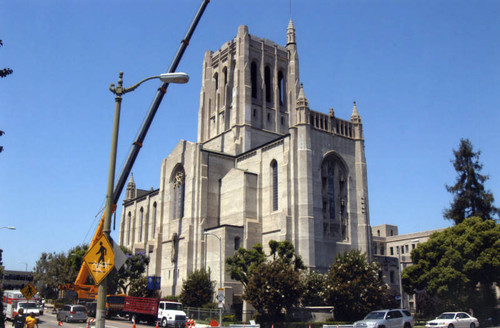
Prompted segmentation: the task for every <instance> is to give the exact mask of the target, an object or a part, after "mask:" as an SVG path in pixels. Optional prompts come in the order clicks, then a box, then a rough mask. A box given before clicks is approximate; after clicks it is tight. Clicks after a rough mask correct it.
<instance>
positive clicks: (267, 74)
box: [264, 66, 273, 102]
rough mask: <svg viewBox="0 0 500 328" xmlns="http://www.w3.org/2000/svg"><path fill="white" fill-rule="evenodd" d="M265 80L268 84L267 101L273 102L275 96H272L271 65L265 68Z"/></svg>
mask: <svg viewBox="0 0 500 328" xmlns="http://www.w3.org/2000/svg"><path fill="white" fill-rule="evenodd" d="M264 82H265V84H266V101H267V102H272V101H273V98H272V90H273V88H272V83H271V82H272V81H271V69H270V68H269V66H266V68H265V69H264Z"/></svg>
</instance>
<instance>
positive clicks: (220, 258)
mask: <svg viewBox="0 0 500 328" xmlns="http://www.w3.org/2000/svg"><path fill="white" fill-rule="evenodd" d="M203 234H204V235H205V236H208V235H210V236H214V237H215V238H217V239H219V265H220V267H219V272H220V278H219V288H220V289H222V239H221V237H219V236H217V235H215V234H213V233H211V232H208V231H204V232H203ZM219 302H222V301H221V300H219ZM219 327H222V308H221V307H219Z"/></svg>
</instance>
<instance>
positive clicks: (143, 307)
mask: <svg viewBox="0 0 500 328" xmlns="http://www.w3.org/2000/svg"><path fill="white" fill-rule="evenodd" d="M106 317H108V318H111V317H122V318H128V319H130V320H131V321H133V322H135V323H139V322H141V321H145V322H147V323H149V324H153V323H155V322H158V323H159V325H161V326H162V327H184V326H185V325H186V313H185V312H184V310H183V308H182V304H181V303H177V302H171V301H163V300H160V299H159V298H152V297H133V296H127V295H108V297H107V299H106Z"/></svg>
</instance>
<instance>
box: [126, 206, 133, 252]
mask: <svg viewBox="0 0 500 328" xmlns="http://www.w3.org/2000/svg"><path fill="white" fill-rule="evenodd" d="M127 221H128V230H127V245H130V233H131V231H132V213H130V212H128V220H127Z"/></svg>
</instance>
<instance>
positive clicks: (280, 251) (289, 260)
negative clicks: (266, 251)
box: [269, 240, 306, 271]
mask: <svg viewBox="0 0 500 328" xmlns="http://www.w3.org/2000/svg"><path fill="white" fill-rule="evenodd" d="M269 248H270V249H271V256H272V257H273V260H276V259H277V258H279V259H281V260H282V261H283V262H284V263H285V264H289V265H293V268H294V270H295V271H297V270H303V269H305V268H306V267H305V265H304V261H302V258H301V257H300V256H298V255H297V254H295V248H294V247H293V244H292V243H291V242H290V241H289V240H283V241H276V240H270V241H269Z"/></svg>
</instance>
